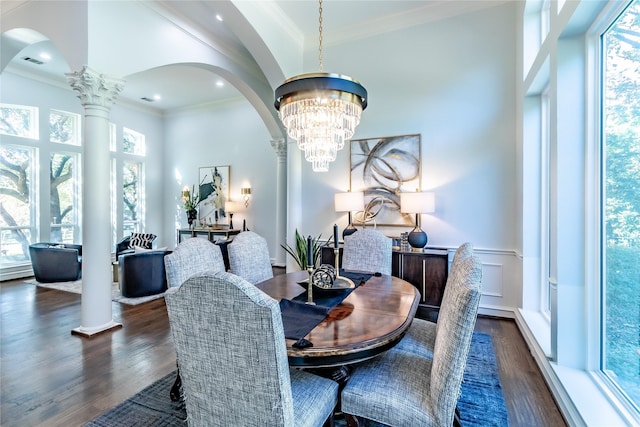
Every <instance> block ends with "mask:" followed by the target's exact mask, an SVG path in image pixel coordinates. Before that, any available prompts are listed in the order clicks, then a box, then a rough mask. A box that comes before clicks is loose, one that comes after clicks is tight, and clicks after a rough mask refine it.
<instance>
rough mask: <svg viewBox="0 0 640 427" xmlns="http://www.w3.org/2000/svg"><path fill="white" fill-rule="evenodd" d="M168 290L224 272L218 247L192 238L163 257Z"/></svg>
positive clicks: (174, 393) (177, 387)
mask: <svg viewBox="0 0 640 427" xmlns="http://www.w3.org/2000/svg"><path fill="white" fill-rule="evenodd" d="M164 267H165V271H166V274H167V286H168V288H169V289H171V288H177V287H180V286H181V285H182V284H183V283H184V282H185V281H186V280H187V279H188V278H189V277H192V276H197V275H201V274H212V273H217V272H220V271H225V270H226V267H225V265H224V258H223V257H222V251H221V250H220V247H219V246H218V245H216V244H215V243H212V242H211V241H209V239H202V238H199V237H193V238H191V239H187V240H184V241H182V242H181V243H180V244H179V245H178V246H176V248H175V249H174V250H173V252H172V253H170V254H169V255H166V256H165V257H164ZM177 359H178V360H177V361H176V363H177V365H178V374H177V375H176V380H175V382H174V384H173V386H172V387H171V390H170V391H169V395H170V396H171V399H172V400H174V401H177V400H179V399H180V395H181V393H182V377H181V375H180V363H179V359H180V358H179V357H178V358H177Z"/></svg>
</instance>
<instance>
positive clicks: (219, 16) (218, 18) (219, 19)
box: [216, 13, 224, 22]
mask: <svg viewBox="0 0 640 427" xmlns="http://www.w3.org/2000/svg"><path fill="white" fill-rule="evenodd" d="M216 19H217V20H218V21H220V22H222V21H224V19H222V15H220V14H219V13H216Z"/></svg>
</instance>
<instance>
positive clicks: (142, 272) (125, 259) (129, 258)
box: [118, 250, 171, 298]
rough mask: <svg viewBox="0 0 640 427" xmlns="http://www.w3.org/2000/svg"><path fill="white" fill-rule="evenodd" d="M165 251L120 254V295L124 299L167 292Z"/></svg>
mask: <svg viewBox="0 0 640 427" xmlns="http://www.w3.org/2000/svg"><path fill="white" fill-rule="evenodd" d="M169 253H171V251H167V250H156V251H145V252H138V253H127V254H122V255H120V256H119V257H118V278H119V280H120V293H121V294H122V296H123V297H126V298H138V297H145V296H148V295H155V294H159V293H162V292H164V291H166V290H167V275H166V273H165V268H164V256H165V255H167V254H169Z"/></svg>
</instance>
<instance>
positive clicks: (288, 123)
mask: <svg viewBox="0 0 640 427" xmlns="http://www.w3.org/2000/svg"><path fill="white" fill-rule="evenodd" d="M319 4H320V8H319V12H320V13H319V16H320V17H319V19H318V22H319V31H320V37H319V49H318V61H319V63H320V72H319V73H309V74H301V75H298V76H294V77H291V78H289V79H287V80H285V82H284V83H283V84H282V85H280V86H279V87H278V88H277V89H276V92H275V104H274V105H275V107H276V110H278V112H279V115H280V120H282V123H283V124H284V126H285V127H286V128H287V134H288V135H289V137H291V138H292V139H295V140H296V141H297V144H298V148H299V149H300V150H303V151H304V158H305V160H307V161H309V162H311V163H312V167H313V170H314V172H326V171H328V170H329V163H330V162H332V161H334V160H335V159H336V154H337V153H338V150H341V149H342V148H343V147H344V144H345V142H346V141H348V140H349V139H351V137H352V136H353V133H354V132H355V128H356V126H358V124H359V123H360V115H361V114H362V110H364V109H365V108H367V90H366V89H365V88H364V87H363V86H362V85H361V84H360V83H358V82H357V81H355V80H353V79H352V78H351V77H348V76H344V75H341V74H333V73H323V72H322V0H319Z"/></svg>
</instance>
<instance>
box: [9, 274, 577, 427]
mask: <svg viewBox="0 0 640 427" xmlns="http://www.w3.org/2000/svg"><path fill="white" fill-rule="evenodd" d="M112 307H113V318H114V320H116V321H118V322H121V323H122V324H123V327H122V328H121V329H116V330H114V331H111V332H107V333H104V334H100V335H98V336H96V337H93V338H90V339H89V338H81V337H79V336H75V335H71V330H72V329H73V328H75V327H77V326H80V295H76V294H71V293H67V292H61V291H56V290H47V289H43V288H39V287H36V286H34V285H31V284H25V283H23V282H22V281H20V280H15V281H7V282H2V283H1V284H0V309H1V318H0V328H1V331H0V332H1V341H0V351H1V357H2V358H1V360H0V378H1V379H0V381H1V389H0V398H1V401H2V406H1V408H0V424H1V425H2V426H20V427H22V426H81V425H83V424H84V423H85V422H87V421H89V420H91V419H93V418H94V417H96V416H97V415H99V414H100V413H102V412H103V411H105V410H106V409H109V408H111V407H113V406H115V405H116V404H118V403H120V402H121V401H123V400H125V399H126V398H128V397H130V396H131V395H133V394H135V393H136V392H138V391H140V390H141V389H142V388H144V387H145V386H147V385H149V384H151V383H152V382H154V381H155V380H157V379H159V378H161V377H163V376H164V375H166V374H167V373H169V372H171V371H172V370H174V369H175V367H176V357H175V352H174V349H173V343H172V340H171V335H170V331H169V323H168V319H167V311H166V307H165V303H164V299H162V298H161V299H158V300H155V301H152V302H148V303H145V304H141V305H138V306H127V305H123V304H119V303H113V305H112ZM476 330H477V331H480V332H485V333H489V334H491V335H492V336H493V344H494V346H495V350H496V355H497V358H498V365H499V369H500V378H501V382H502V386H503V390H504V395H505V401H506V404H507V409H508V411H509V419H510V424H511V425H512V426H564V425H566V423H565V421H564V420H563V418H562V416H561V414H560V412H559V410H558V408H557V406H556V403H555V401H554V400H553V397H552V396H551V394H550V392H549V390H548V388H547V386H546V384H545V382H544V380H543V378H542V376H541V374H540V371H539V370H538V368H537V366H536V364H535V362H534V360H533V358H532V357H531V354H530V353H529V351H528V349H527V347H526V345H525V342H524V340H523V339H522V336H521V335H520V333H519V331H518V329H517V327H516V325H515V323H514V322H513V321H511V320H504V319H494V318H484V317H481V318H479V319H478V322H477V324H476Z"/></svg>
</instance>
